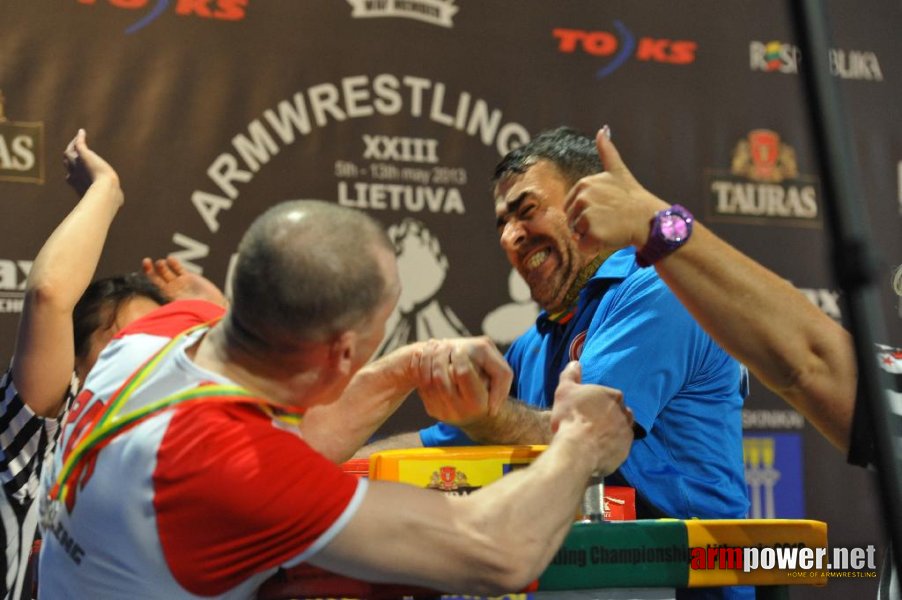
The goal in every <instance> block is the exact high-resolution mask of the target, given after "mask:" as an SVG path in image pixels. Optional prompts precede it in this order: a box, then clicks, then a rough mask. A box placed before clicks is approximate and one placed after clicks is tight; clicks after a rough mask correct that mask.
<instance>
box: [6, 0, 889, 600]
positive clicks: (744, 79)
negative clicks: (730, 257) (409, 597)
mask: <svg viewBox="0 0 902 600" xmlns="http://www.w3.org/2000/svg"><path fill="white" fill-rule="evenodd" d="M829 8H830V11H831V17H832V21H833V24H834V42H833V47H834V52H833V60H834V65H835V67H836V71H837V77H836V81H837V84H838V86H839V88H840V90H841V92H842V95H843V100H844V102H845V108H846V112H847V116H848V119H849V127H850V129H851V132H852V135H853V139H854V142H855V145H856V155H857V159H858V165H857V166H858V168H859V169H860V172H861V175H862V189H863V192H864V196H863V197H862V198H861V199H860V200H861V202H863V203H864V204H866V206H867V210H868V213H869V215H870V220H871V225H872V227H873V228H874V235H875V237H876V242H877V245H878V247H879V248H880V249H881V251H882V252H883V256H884V259H885V264H884V269H883V270H884V272H885V273H886V282H887V284H886V286H885V289H886V291H885V293H884V294H883V298H884V309H885V312H886V317H887V321H888V323H889V328H890V329H889V331H887V332H885V341H886V342H887V343H895V344H899V343H900V341H902V335H900V334H902V318H900V317H902V315H900V308H899V302H898V300H897V299H896V298H895V296H894V295H893V294H892V292H891V291H890V286H889V274H890V272H891V268H892V266H894V265H896V264H898V263H899V262H902V235H900V231H902V229H900V213H902V126H900V119H899V112H898V99H899V98H900V97H902V83H900V77H899V73H900V67H902V64H900V59H902V55H900V52H899V50H900V48H899V41H898V40H899V37H898V32H899V31H900V26H902V9H900V7H899V5H898V3H897V2H889V1H886V0H884V1H880V2H869V3H867V6H866V7H864V6H858V5H853V3H848V2H830V3H829ZM798 59H799V57H798V54H797V50H796V49H795V48H794V47H793V40H792V39H791V32H790V27H789V21H788V16H787V8H786V6H785V5H784V4H783V3H781V2H776V1H769V2H749V1H738V2H731V3H722V2H714V1H713V0H704V1H696V2H692V3H679V4H675V3H662V2H656V1H654V0H642V1H638V0H633V1H626V0H614V1H609V2H604V3H601V2H593V1H589V0H579V1H577V0H572V1H570V2H566V3H555V2H546V1H542V0H494V1H493V2H476V1H474V0H459V1H457V2H455V1H454V0H408V1H403V0H347V1H344V0H306V1H304V2H298V1H296V0H295V1H290V0H281V1H277V0H266V1H264V0H41V1H39V2H36V1H34V0H3V2H0V90H2V92H3V95H4V99H3V104H2V106H3V109H4V110H3V111H2V112H0V115H4V114H5V118H6V121H5V122H2V123H0V206H2V215H3V217H2V222H3V226H2V228H0V349H2V351H3V355H4V356H8V355H9V354H10V353H11V352H12V345H13V340H14V335H15V327H16V323H17V319H18V316H19V311H20V310H21V308H20V306H21V305H20V300H21V286H22V284H23V282H24V278H25V275H26V274H27V269H28V266H29V264H30V263H29V261H30V260H31V259H33V257H34V255H35V253H36V252H37V250H38V249H39V247H40V245H41V243H42V242H43V240H44V239H45V238H46V237H47V235H49V233H50V231H51V230H52V229H53V227H54V226H55V225H56V224H57V223H58V222H59V221H60V220H61V219H62V218H63V216H64V215H65V214H66V212H67V211H68V210H69V208H70V207H71V206H72V205H73V203H74V201H75V198H74V195H73V194H72V193H71V192H70V191H69V190H68V189H67V188H66V186H65V184H64V181H63V177H62V167H61V166H60V163H59V162H58V161H59V158H60V154H59V153H60V152H61V151H62V149H63V148H64V146H65V145H66V143H67V142H68V140H69V139H71V137H72V135H73V134H74V133H75V131H76V129H77V128H78V127H85V128H86V129H87V130H88V133H89V139H90V142H91V144H92V146H93V147H94V148H96V149H97V150H98V151H99V152H100V153H101V154H102V155H103V156H104V157H106V158H108V159H109V160H110V161H111V162H112V163H113V164H114V165H115V166H116V167H117V168H118V170H119V173H120V175H121V177H122V180H123V182H124V187H125V190H126V206H125V207H124V209H123V210H122V212H121V213H120V215H119V217H118V218H117V220H116V222H115V224H114V227H113V230H112V232H111V234H110V238H109V241H108V244H107V248H106V251H105V253H104V257H103V260H102V262H101V265H100V269H99V274H100V275H109V274H113V273H116V272H122V271H127V270H135V269H136V268H137V267H138V265H139V261H140V259H141V258H142V257H143V256H148V255H149V256H163V255H166V254H170V253H172V254H176V255H178V256H180V257H181V258H182V259H183V260H184V261H186V262H188V263H189V264H191V265H192V266H193V267H195V268H197V269H199V270H201V271H202V272H203V273H204V274H205V275H206V276H207V277H209V278H210V279H212V280H213V281H214V282H217V283H219V284H223V285H224V284H225V283H226V279H227V272H228V266H229V261H230V258H231V255H232V252H233V250H234V247H235V245H236V243H237V241H238V239H239V237H240V235H241V234H242V232H243V231H244V228H245V226H246V225H247V224H248V223H249V221H250V220H252V219H253V218H254V217H255V216H256V215H257V214H259V213H260V212H261V211H262V210H264V209H265V208H266V207H268V206H270V205H271V204H273V203H275V202H278V201H280V200H285V199H290V198H319V199H323V200H329V201H335V202H340V203H342V204H346V205H351V206H356V207H358V208H360V209H363V210H366V211H367V212H369V213H370V214H372V215H373V216H374V217H376V218H377V219H379V221H380V222H382V223H383V224H384V225H385V226H386V227H387V228H389V230H390V232H391V233H392V235H393V238H394V239H395V240H396V242H397V245H398V250H399V259H400V261H401V265H402V276H403V277H404V286H405V295H404V297H403V298H402V304H401V308H400V311H399V312H398V314H396V315H395V317H394V318H393V321H392V337H391V339H390V340H388V341H387V345H388V346H390V345H392V344H395V343H403V342H404V341H407V340H413V339H422V338H424V337H428V336H429V335H438V336H445V335H455V334H459V333H471V334H481V333H487V334H489V335H491V336H492V337H493V338H494V339H496V340H497V341H498V342H499V343H500V344H502V345H504V344H506V343H508V342H509V341H510V339H511V338H512V336H514V335H516V333H518V332H520V331H522V330H524V329H525V328H526V327H527V326H528V324H529V323H530V322H531V320H532V318H533V317H534V315H535V308H534V306H533V305H532V303H531V302H529V300H528V294H526V296H524V291H523V289H522V284H521V283H520V282H518V281H517V280H516V279H511V278H510V277H509V275H510V268H509V266H508V265H507V263H506V260H505V259H504V256H503V255H502V253H501V252H500V250H499V249H498V246H497V239H496V235H495V232H494V227H493V216H492V210H491V200H490V197H489V194H488V189H487V181H488V178H489V174H490V172H491V169H492V167H493V166H494V164H495V162H496V161H497V160H498V158H499V157H500V155H501V154H502V153H503V152H504V151H505V150H506V149H508V148H509V147H512V146H513V145H516V144H518V143H520V142H522V141H523V140H525V139H526V138H527V137H528V136H530V135H534V134H535V133H537V132H539V131H541V130H543V129H546V128H549V127H554V126H557V125H559V124H569V125H572V126H575V127H577V128H579V129H582V130H584V131H586V132H590V133H591V132H594V131H595V130H596V129H597V128H598V127H599V126H601V125H602V124H605V123H607V124H610V126H611V127H612V129H613V132H614V138H615V140H616V142H617V143H618V146H619V148H620V150H621V153H622V155H623V156H624V158H625V160H626V161H627V163H628V164H629V165H630V166H631V168H632V169H633V171H634V173H635V174H636V176H637V178H638V179H639V180H640V181H642V182H643V183H644V184H645V185H646V186H647V187H649V189H651V190H652V191H654V192H656V193H658V194H659V195H661V196H662V197H664V198H666V199H668V200H671V201H679V202H682V203H684V204H686V205H688V206H689V207H690V209H692V210H693V212H695V214H696V215H697V216H699V218H701V219H703V220H704V221H705V222H706V223H707V224H709V225H710V226H711V227H712V228H713V229H714V230H715V231H716V232H717V233H719V234H720V235H722V236H723V237H725V238H726V239H727V240H728V241H730V242H731V243H733V244H734V245H736V246H737V247H739V248H740V249H742V250H743V251H745V252H747V253H749V254H750V255H752V256H753V257H755V258H756V259H757V260H759V261H761V262H762V263H764V264H765V265H767V266H769V267H770V268H772V269H774V270H775V271H776V272H778V273H780V274H781V275H783V276H784V277H786V278H787V279H789V280H791V281H792V282H793V283H794V284H795V285H796V286H797V287H799V288H801V289H802V290H803V291H804V292H805V293H806V294H807V295H808V296H809V297H810V298H811V299H812V301H814V302H816V303H817V304H818V305H819V306H820V307H821V308H822V309H823V310H825V311H826V312H827V313H828V314H830V315H831V316H833V317H834V318H837V319H840V320H841V319H842V317H843V314H842V301H841V298H839V297H838V294H837V290H836V285H835V284H834V282H833V281H832V278H831V275H830V270H829V266H828V262H827V251H828V247H829V240H828V239H827V236H826V234H825V231H824V228H823V214H822V213H823V200H822V198H821V197H820V187H819V183H818V173H817V169H816V168H815V164H814V157H813V153H812V147H811V138H810V133H809V131H808V121H807V118H806V107H805V105H804V103H803V100H802V93H801V82H800V79H799V76H798V74H797V61H798ZM768 61H770V62H768ZM893 106H895V107H896V108H895V109H894V108H892V107H893ZM756 130H767V131H769V132H772V133H769V134H767V135H765V136H763V137H762V136H755V137H752V138H750V137H749V134H750V132H753V131H756ZM743 141H745V145H742V144H741V142H743ZM768 148H769V149H770V152H771V154H770V156H773V152H776V153H777V155H778V157H779V158H778V161H777V162H776V163H775V164H773V165H768V163H767V159H766V157H765V156H764V154H762V153H766V152H767V151H768V150H767V149H768ZM769 166H770V167H772V168H770V169H769V168H768V167H769ZM768 178H770V179H771V180H770V181H766V179H768ZM774 179H781V180H780V181H774ZM761 198H767V199H769V200H768V201H767V202H766V203H765V204H766V206H769V207H770V208H769V209H766V210H762V209H761V208H760V207H761V206H762V205H761V204H760V199H761ZM756 199H758V200H756ZM752 392H753V393H752V396H751V397H750V399H749V401H748V404H747V409H748V410H747V415H746V417H747V419H746V421H747V423H746V425H747V429H748V433H749V440H750V441H749V442H748V446H747V453H748V456H747V464H748V468H749V475H750V481H752V480H754V481H755V482H756V483H755V484H754V485H755V486H757V487H756V490H757V491H756V493H761V494H764V495H762V496H761V499H762V500H761V506H760V507H759V509H760V510H761V511H764V512H762V513H761V516H768V514H771V515H776V516H805V517H808V518H815V519H822V520H825V521H827V522H828V523H829V524H830V541H831V545H833V546H860V545H867V544H878V545H880V546H881V548H882V544H883V536H882V533H881V532H880V527H879V524H878V523H879V513H878V511H877V507H876V497H875V493H874V485H873V478H872V475H871V474H868V473H866V472H864V471H861V470H857V469H853V468H851V467H847V466H845V465H844V460H843V457H842V456H840V455H839V454H838V453H837V452H836V451H835V450H834V449H832V448H831V447H829V446H828V444H827V443H826V442H824V441H823V439H822V438H821V437H819V436H818V435H817V434H816V432H814V431H813V429H812V428H810V427H809V426H807V425H804V424H803V422H802V421H801V419H800V418H799V417H798V415H796V414H795V413H794V412H793V411H791V410H789V409H788V407H787V406H786V405H785V404H784V403H782V401H780V400H779V399H778V398H776V397H774V396H773V395H771V394H769V393H768V392H766V391H765V390H764V389H762V387H761V386H760V385H758V384H757V383H755V384H754V386H753V390H752ZM424 422H425V416H424V415H423V413H422V410H421V409H420V407H419V406H418V405H417V403H416V401H415V400H413V401H411V402H409V403H408V404H407V405H406V406H405V407H404V408H403V409H402V411H401V412H400V413H399V414H398V415H397V416H396V418H395V419H393V420H392V422H391V423H390V424H389V427H388V429H389V430H392V431H396V430H402V429H409V428H411V427H414V426H419V425H421V424H423V423H424ZM711 458H712V459H715V460H716V457H711ZM775 477H776V479H774V478H775ZM768 481H770V482H772V484H770V483H767V482H768ZM774 481H776V483H773V482H774ZM769 490H770V491H769ZM768 493H771V494H772V495H771V496H770V498H776V501H777V505H776V506H775V507H773V508H768V502H769V501H768V500H767V498H768V496H767V494H768ZM780 498H784V499H787V500H786V501H785V502H783V501H779V499H780ZM768 510H770V511H771V512H770V513H768V512H767V511H768ZM874 588H875V583H874V582H873V581H870V580H868V581H851V582H849V581H846V582H837V581H835V582H833V583H831V584H830V585H829V586H828V587H827V588H826V589H824V590H798V591H797V592H795V593H794V596H793V597H796V594H797V595H798V597H800V598H806V597H808V596H809V595H815V594H816V595H818V596H820V597H833V598H846V597H848V595H849V594H851V593H865V594H870V593H872V591H873V589H874Z"/></svg>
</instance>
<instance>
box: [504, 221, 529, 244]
mask: <svg viewBox="0 0 902 600" xmlns="http://www.w3.org/2000/svg"><path fill="white" fill-rule="evenodd" d="M525 240H526V229H525V228H524V227H523V223H521V222H520V221H518V220H517V219H511V220H510V221H508V222H507V223H505V224H504V229H502V230H501V247H502V248H506V249H509V250H515V249H517V248H518V247H519V246H520V245H521V244H522V243H523V242H524V241H525Z"/></svg>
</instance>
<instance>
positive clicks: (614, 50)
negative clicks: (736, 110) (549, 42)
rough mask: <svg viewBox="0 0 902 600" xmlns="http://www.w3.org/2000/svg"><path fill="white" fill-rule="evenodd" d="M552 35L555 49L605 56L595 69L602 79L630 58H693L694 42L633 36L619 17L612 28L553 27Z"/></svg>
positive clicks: (678, 61)
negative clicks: (603, 63)
mask: <svg viewBox="0 0 902 600" xmlns="http://www.w3.org/2000/svg"><path fill="white" fill-rule="evenodd" d="M551 33H552V35H553V36H554V38H555V39H556V40H557V43H558V44H557V49H558V52H561V53H563V54H574V53H580V54H588V55H590V56H597V57H599V58H604V59H607V62H606V64H605V65H604V66H602V67H601V68H599V69H598V71H596V73H595V77H596V78H597V79H603V78H605V77H607V76H608V75H610V74H611V73H613V72H614V71H616V70H617V69H619V68H620V67H622V66H623V65H624V64H626V62H627V61H629V60H631V59H633V60H637V61H640V62H654V63H658V64H665V65H688V64H691V63H693V62H695V52H696V50H697V49H698V42H695V41H692V40H673V39H669V38H655V37H637V36H636V35H635V34H634V33H633V32H632V31H630V30H629V29H628V28H627V27H626V25H624V24H623V23H622V22H621V21H614V32H610V31H586V30H583V29H567V28H564V27H556V28H555V29H553V30H552V32H551Z"/></svg>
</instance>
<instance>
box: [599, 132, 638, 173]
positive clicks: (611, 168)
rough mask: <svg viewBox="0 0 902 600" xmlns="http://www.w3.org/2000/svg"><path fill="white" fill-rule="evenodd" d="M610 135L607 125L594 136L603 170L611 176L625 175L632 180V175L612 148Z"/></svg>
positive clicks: (613, 147) (612, 143) (614, 148)
mask: <svg viewBox="0 0 902 600" xmlns="http://www.w3.org/2000/svg"><path fill="white" fill-rule="evenodd" d="M610 135H611V130H610V129H609V128H608V126H607V125H605V126H604V127H602V128H601V129H599V130H598V133H596V134H595V147H596V148H597V149H598V158H600V159H601V164H602V165H603V166H604V170H605V171H607V172H608V173H611V174H612V175H626V176H628V177H630V178H632V176H633V175H632V173H630V170H629V169H628V168H627V167H626V165H625V164H624V162H623V159H622V158H620V153H619V152H618V151H617V147H616V146H614V142H612V141H611V138H610Z"/></svg>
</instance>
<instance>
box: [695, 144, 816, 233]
mask: <svg viewBox="0 0 902 600" xmlns="http://www.w3.org/2000/svg"><path fill="white" fill-rule="evenodd" d="M707 181H708V197H709V203H708V217H709V218H710V219H711V220H734V221H745V222H753V221H755V220H758V221H761V222H770V223H774V224H785V225H796V226H807V227H820V226H821V225H822V218H821V211H820V206H819V202H818V197H819V195H820V194H819V191H818V183H817V181H816V180H815V179H814V178H812V177H807V176H803V175H800V174H799V169H798V165H797V163H796V155H795V150H794V149H793V148H792V147H791V146H789V145H788V144H784V143H783V142H782V141H781V140H780V135H779V134H778V133H777V132H775V131H771V130H768V129H756V130H753V131H751V132H749V133H748V135H747V136H746V137H745V138H743V139H741V140H739V141H738V142H737V144H736V146H735V148H734V149H733V156H732V160H731V165H730V171H729V173H725V172H718V171H712V172H709V176H708V178H707Z"/></svg>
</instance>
